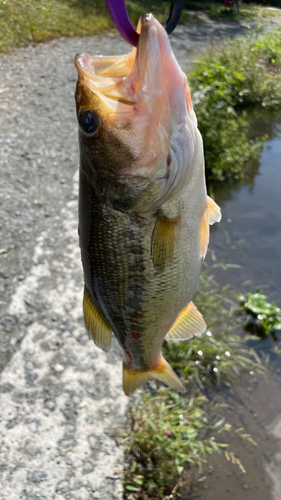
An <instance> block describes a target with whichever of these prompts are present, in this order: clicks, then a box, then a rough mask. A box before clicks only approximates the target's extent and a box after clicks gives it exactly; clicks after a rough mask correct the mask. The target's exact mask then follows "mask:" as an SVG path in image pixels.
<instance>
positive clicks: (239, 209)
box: [183, 120, 281, 500]
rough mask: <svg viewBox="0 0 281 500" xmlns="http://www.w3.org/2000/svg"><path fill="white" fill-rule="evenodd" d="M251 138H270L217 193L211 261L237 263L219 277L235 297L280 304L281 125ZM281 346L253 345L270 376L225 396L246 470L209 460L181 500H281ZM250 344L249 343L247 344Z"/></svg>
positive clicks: (266, 124) (258, 124) (258, 126)
mask: <svg viewBox="0 0 281 500" xmlns="http://www.w3.org/2000/svg"><path fill="white" fill-rule="evenodd" d="M251 132H252V135H256V136H258V135H263V134H265V133H266V134H268V140H267V141H266V142H265V144H264V147H263V151H262V153H261V155H260V157H259V159H258V160H252V161H251V162H250V163H249V164H248V166H247V169H246V171H247V176H246V178H245V181H244V182H242V183H240V184H239V185H235V186H232V187H227V186H225V185H222V186H220V187H217V188H215V191H214V194H215V199H216V202H217V203H218V204H219V205H220V206H221V209H222V214H223V217H222V221H221V222H220V224H215V226H214V227H213V228H212V234H211V241H210V247H209V248H210V252H209V260H210V256H211V255H213V256H215V258H216V259H217V261H219V262H220V261H224V262H225V263H228V264H236V265H238V266H241V267H240V268H239V267H233V268H232V267H230V268H228V269H227V271H219V272H218V275H217V276H216V279H217V281H218V282H219V283H220V284H221V285H225V284H227V283H230V285H231V286H232V288H233V289H234V290H237V291H238V292H255V291H257V290H258V289H262V290H263V292H264V293H265V294H266V295H267V296H268V297H269V299H270V301H272V300H274V301H275V302H276V303H277V305H279V306H280V305H281V120H280V121H277V122H276V121H275V123H272V122H270V121H264V120H256V121H255V123H254V125H253V127H252V131H251ZM278 343H279V344H280V346H281V332H279V333H277V340H273V339H272V338H271V337H270V338H268V339H267V340H261V341H259V342H252V345H253V346H254V347H255V348H256V349H257V350H258V352H260V353H261V355H264V359H265V360H266V366H267V378H266V379H263V378H262V377H260V376H256V374H255V373H254V372H251V374H249V375H247V376H246V377H245V379H244V386H243V385H241V386H237V387H234V388H232V389H231V390H230V391H226V394H225V401H226V402H227V403H228V408H226V409H225V410H224V411H223V417H224V418H225V421H226V422H228V423H229V424H231V425H232V426H233V430H234V429H240V428H243V429H244V430H243V431H241V433H242V434H250V435H251V438H252V439H253V441H254V442H255V443H256V445H254V444H253V443H251V442H250V441H249V440H247V439H245V438H244V439H243V438H242V437H240V436H239V433H235V432H229V434H228V435H227V436H226V435H225V433H224V434H223V435H222V436H221V437H220V440H221V442H225V443H228V444H229V447H228V451H229V452H233V453H234V454H235V457H237V458H239V460H240V461H241V463H242V464H243V467H244V469H245V470H246V472H242V468H243V467H239V466H238V465H234V464H233V463H232V461H228V460H227V459H226V458H225V456H224V453H221V454H220V455H217V454H216V455H214V456H213V457H211V459H210V461H209V463H210V465H209V466H206V468H205V470H204V471H203V473H201V474H197V473H195V477H194V476H192V478H190V482H189V483H187V486H186V490H185V493H184V495H183V498H185V499H187V498H188V499H189V500H195V499H196V500H225V498H227V499H228V500H237V498H239V500H240V499H241V500H281V357H278V356H277V355H275V354H274V353H273V352H272V348H273V347H274V346H275V345H277V344H278ZM250 345H251V342H250Z"/></svg>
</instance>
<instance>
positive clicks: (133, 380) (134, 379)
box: [123, 356, 185, 396]
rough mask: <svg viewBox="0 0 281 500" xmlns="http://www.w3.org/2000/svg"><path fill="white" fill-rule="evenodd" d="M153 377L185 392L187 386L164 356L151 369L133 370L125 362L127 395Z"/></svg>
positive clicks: (124, 374) (124, 380)
mask: <svg viewBox="0 0 281 500" xmlns="http://www.w3.org/2000/svg"><path fill="white" fill-rule="evenodd" d="M153 379H156V380H159V381H160V382H163V383H164V384H166V385H168V386H169V387H172V389H175V391H178V392H185V387H184V386H183V384H182V383H181V381H180V379H179V378H178V376H177V375H176V374H175V372H174V371H173V370H172V368H171V367H170V365H169V363H167V361H166V360H165V359H164V358H163V356H161V359H160V361H159V362H158V363H157V365H156V366H155V367H154V368H152V369H150V370H132V369H131V368H129V367H128V366H127V365H126V364H125V363H123V390H124V392H125V394H126V396H128V395H129V394H130V393H131V392H133V391H134V390H135V389H137V387H139V386H140V385H142V384H145V383H146V382H148V380H153Z"/></svg>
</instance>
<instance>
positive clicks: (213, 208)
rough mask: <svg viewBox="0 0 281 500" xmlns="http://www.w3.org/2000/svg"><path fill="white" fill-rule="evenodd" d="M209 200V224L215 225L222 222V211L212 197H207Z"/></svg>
mask: <svg viewBox="0 0 281 500" xmlns="http://www.w3.org/2000/svg"><path fill="white" fill-rule="evenodd" d="M207 199H208V215H209V224H211V225H212V224H214V223H215V222H220V220H221V209H220V207H219V206H218V205H217V204H216V202H215V201H214V200H212V198H210V196H207Z"/></svg>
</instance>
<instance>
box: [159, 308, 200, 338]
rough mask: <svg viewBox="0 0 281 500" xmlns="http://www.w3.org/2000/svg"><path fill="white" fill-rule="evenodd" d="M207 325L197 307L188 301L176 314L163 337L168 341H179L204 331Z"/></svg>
mask: <svg viewBox="0 0 281 500" xmlns="http://www.w3.org/2000/svg"><path fill="white" fill-rule="evenodd" d="M206 328H207V326H206V323H205V321H204V318H203V316H202V314H201V313H200V312H199V311H198V309H197V307H196V306H195V305H194V304H193V302H190V303H189V304H188V305H187V306H186V307H185V308H184V309H183V310H182V311H181V312H180V314H179V315H178V317H177V319H176V321H175V323H174V324H173V326H172V328H171V329H170V330H169V332H168V333H167V335H166V337H165V339H166V340H168V342H180V341H181V340H187V339H190V338H191V337H193V335H199V334H200V333H204V332H205V330H206Z"/></svg>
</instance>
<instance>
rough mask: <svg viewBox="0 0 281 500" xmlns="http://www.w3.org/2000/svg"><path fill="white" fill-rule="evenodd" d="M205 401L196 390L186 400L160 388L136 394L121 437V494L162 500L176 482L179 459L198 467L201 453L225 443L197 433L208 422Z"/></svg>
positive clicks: (202, 459) (179, 474)
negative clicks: (126, 461) (126, 459)
mask: <svg viewBox="0 0 281 500" xmlns="http://www.w3.org/2000/svg"><path fill="white" fill-rule="evenodd" d="M206 401H207V399H206V398H205V397H204V396H200V395H198V396H192V397H191V398H190V399H189V400H187V399H184V398H182V397H180V396H179V395H178V394H176V393H174V392H173V391H171V390H170V389H164V388H163V389H159V390H158V391H157V393H156V395H155V396H153V395H151V394H143V395H141V396H139V397H138V398H137V400H136V402H135V404H134V407H133V412H132V425H131V429H130V433H129V435H128V437H127V439H126V450H127V451H129V453H130V470H129V471H128V473H127V474H126V484H125V490H126V492H125V494H126V495H128V494H129V495H130V496H126V498H132V499H136V498H137V499H143V500H145V499H160V500H162V499H163V498H165V495H167V494H172V492H175V489H177V488H178V486H179V480H180V478H181V477H182V474H183V472H184V465H186V464H192V465H195V466H197V467H199V468H202V464H203V462H205V461H206V457H207V455H209V454H212V453H215V452H218V451H219V450H220V449H222V448H225V447H226V445H224V444H221V443H218V442H217V441H215V440H214V439H211V438H206V437H202V435H203V436H204V434H206V431H207V430H208V429H210V428H211V427H212V426H211V424H210V423H209V419H208V415H207V413H206V412H205V411H204V409H203V408H202V405H203V404H204V403H205V402H206ZM217 427H218V428H221V425H220V422H219V425H218V426H217ZM215 430H216V429H215Z"/></svg>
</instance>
